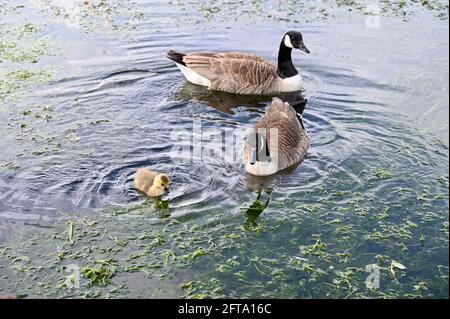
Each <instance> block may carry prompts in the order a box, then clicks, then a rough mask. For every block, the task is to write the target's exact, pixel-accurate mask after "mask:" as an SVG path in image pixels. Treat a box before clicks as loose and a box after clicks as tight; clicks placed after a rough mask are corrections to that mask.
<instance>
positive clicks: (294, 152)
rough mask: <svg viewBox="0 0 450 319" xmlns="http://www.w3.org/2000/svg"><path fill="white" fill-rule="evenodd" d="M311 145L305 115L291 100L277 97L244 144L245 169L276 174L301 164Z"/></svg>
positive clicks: (265, 173) (262, 173)
mask: <svg viewBox="0 0 450 319" xmlns="http://www.w3.org/2000/svg"><path fill="white" fill-rule="evenodd" d="M302 112H303V110H302V111H301V112H300V113H302ZM308 147H309V136H308V133H307V132H306V129H305V128H304V126H303V120H302V117H301V115H297V113H296V111H295V109H294V108H293V107H292V106H291V105H290V104H289V103H287V102H283V101H282V100H280V99H279V98H274V99H273V101H272V104H271V105H269V106H268V107H267V108H266V114H265V115H264V116H263V117H262V118H261V119H260V120H259V121H258V122H257V123H256V125H255V126H254V127H253V128H252V130H251V132H250V134H249V136H248V138H247V141H246V143H245V144H244V151H243V159H244V164H245V169H246V171H247V172H248V173H250V174H252V175H256V176H268V175H272V174H275V173H277V172H279V171H282V170H284V169H286V168H288V167H291V166H293V165H296V164H298V163H299V162H300V161H301V160H302V159H303V157H304V156H305V155H306V152H307V150H308Z"/></svg>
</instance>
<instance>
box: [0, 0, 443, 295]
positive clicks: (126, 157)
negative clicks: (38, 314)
mask: <svg viewBox="0 0 450 319" xmlns="http://www.w3.org/2000/svg"><path fill="white" fill-rule="evenodd" d="M378 8H379V9H380V10H381V15H380V17H379V19H380V20H379V25H378V26H377V27H376V28H373V27H370V26H373V25H371V24H369V25H368V24H367V23H368V21H369V22H370V21H374V20H367V19H368V18H370V19H372V18H373V16H370V15H369V16H367V15H366V14H365V11H366V9H367V5H366V4H364V3H362V2H361V3H360V2H351V3H350V2H348V3H347V2H342V1H336V2H332V3H328V2H326V3H325V2H323V1H308V2H304V3H297V1H292V2H291V1H283V2H282V3H281V2H278V1H257V2H256V1H255V2H246V3H245V4H241V3H240V2H239V1H227V2H226V3H225V2H224V1H194V2H193V4H190V5H186V4H185V2H183V1H179V2H178V1H172V2H164V1H145V0H142V1H120V2H119V1H92V2H87V3H84V1H79V2H77V1H74V2H73V4H71V5H67V4H65V2H64V1H49V0H33V1H31V0H30V1H18V2H15V3H13V4H12V3H10V2H6V1H1V0H0V16H1V17H2V18H1V20H0V75H1V77H0V133H1V136H2V137H3V138H2V139H1V140H0V146H1V147H2V150H3V151H2V152H0V295H11V294H12V295H17V296H19V297H29V298H31V297H47V298H49V297H66V298H71V297H75V298H93V297H96V298H131V297H135V298H161V297H168V298H178V297H188V298H205V297H225V298H232V297H239V298H251V297H256V298H258V297H271V298H444V297H445V298H448V258H449V257H448V238H449V233H448V205H449V193H448V187H449V183H448V179H449V173H448V154H449V152H448V105H449V98H448V92H449V90H448V65H449V62H448V59H449V58H448V57H449V55H448V43H449V39H448V5H446V3H444V2H440V1H435V2H423V3H422V2H415V1H406V2H403V1H402V2H400V1H399V2H389V3H386V2H383V3H380V4H379V6H378ZM290 29H296V30H300V31H302V33H303V35H304V39H305V44H306V45H307V46H308V48H309V49H310V50H311V51H312V54H311V55H308V56H306V55H301V54H300V53H295V55H294V62H295V64H296V66H297V67H298V68H299V69H300V73H301V74H302V76H303V79H304V87H305V92H303V95H304V97H306V98H307V99H308V103H307V106H306V110H305V114H304V119H305V120H304V121H305V126H306V128H307V129H308V133H309V135H310V137H311V146H310V149H309V153H308V156H307V158H306V159H305V160H304V161H303V162H302V163H301V164H300V165H299V166H298V167H296V168H294V169H292V170H290V171H287V172H283V173H282V174H278V175H277V176H273V177H270V178H264V179H261V178H254V177H251V176H248V175H246V174H245V171H244V167H243V165H242V163H240V161H239V160H238V159H239V156H238V155H239V151H240V150H241V148H242V141H243V138H244V137H245V134H246V132H247V130H248V129H249V128H250V127H251V126H252V125H253V123H255V122H256V121H257V120H258V118H259V117H260V116H261V114H262V113H263V112H264V106H266V105H267V104H268V103H270V100H268V99H265V98H249V97H239V96H233V95H227V94H219V93H215V92H209V91H207V90H205V89H203V88H199V87H196V86H193V85H189V84H187V83H185V81H184V79H183V78H182V76H181V74H180V73H179V71H178V69H177V68H176V67H175V66H174V65H173V64H172V63H171V62H170V61H168V60H167V59H165V52H166V51H168V50H170V49H176V50H180V51H195V50H218V51H230V50H242V51H248V52H254V53H257V54H259V55H262V56H264V57H266V58H268V59H271V60H272V61H273V60H276V54H277V47H278V43H279V41H280V37H281V36H282V35H283V34H284V32H286V31H287V30H290ZM198 127H201V132H199V131H198V130H196V128H198ZM179 131H183V132H187V133H188V136H190V138H191V139H192V140H196V141H198V140H200V141H201V142H202V145H203V146H204V149H203V153H202V157H201V158H200V159H198V158H194V159H193V158H190V157H181V158H174V157H173V156H172V154H173V153H172V148H173V147H174V146H186V145H189V143H188V141H181V142H180V141H179V140H177V139H174V138H173V134H174V132H175V133H176V132H179ZM225 132H232V133H233V134H235V144H236V145H235V150H236V153H237V155H236V158H235V159H234V161H229V160H228V159H227V158H226V156H225V155H224V154H223V153H221V152H220V150H221V148H222V142H223V141H222V140H221V139H215V138H214V137H217V136H223V135H225V134H226V133H225ZM143 166H150V167H152V168H154V169H157V170H161V171H164V172H166V173H168V174H169V176H170V177H171V186H170V192H169V194H168V195H167V196H165V197H164V198H163V199H164V200H165V201H166V202H165V203H163V204H161V203H155V202H154V201H153V200H150V199H145V198H143V197H142V196H141V195H140V194H138V193H137V192H136V191H135V190H134V188H133V183H132V180H133V174H134V172H135V170H136V169H137V168H139V167H143ZM258 189H262V191H261V194H260V198H259V200H257V196H258V191H257V190H258ZM266 205H267V207H265V206H266ZM368 265H377V266H378V267H379V273H380V277H379V287H378V288H367V286H366V279H367V277H368V276H369V275H370V274H371V273H370V272H367V271H366V267H367V266H368ZM74 267H75V268H76V269H78V270H79V274H80V287H78V288H72V289H69V288H68V287H67V285H68V281H67V278H68V276H69V279H70V280H74V277H73V274H74V272H73V271H72V270H73V269H74ZM71 269H72V270H71ZM70 276H72V277H70ZM70 280H69V282H72V281H70ZM69 285H70V284H69Z"/></svg>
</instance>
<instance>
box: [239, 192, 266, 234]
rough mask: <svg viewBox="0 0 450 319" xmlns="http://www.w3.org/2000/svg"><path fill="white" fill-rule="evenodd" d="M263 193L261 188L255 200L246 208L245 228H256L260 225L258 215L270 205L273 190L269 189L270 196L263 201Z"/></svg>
mask: <svg viewBox="0 0 450 319" xmlns="http://www.w3.org/2000/svg"><path fill="white" fill-rule="evenodd" d="M261 193H262V190H259V191H258V195H257V196H256V199H255V201H254V202H253V203H252V204H251V205H250V207H249V208H247V209H246V210H245V224H244V228H245V229H247V230H251V229H254V228H256V227H257V226H258V222H257V221H258V217H259V216H260V215H261V214H262V213H263V212H264V210H265V209H266V208H267V206H269V203H270V194H271V193H272V190H267V195H268V198H267V200H266V201H265V202H262V201H261Z"/></svg>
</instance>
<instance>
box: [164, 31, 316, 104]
mask: <svg viewBox="0 0 450 319" xmlns="http://www.w3.org/2000/svg"><path fill="white" fill-rule="evenodd" d="M292 49H299V50H302V51H304V52H306V53H309V50H308V49H307V48H306V46H305V44H304V43H303V36H302V34H301V33H300V32H297V31H290V32H288V33H286V34H285V35H284V36H283V39H282V41H281V44H280V51H279V53H278V67H275V66H274V65H273V64H272V63H270V62H269V61H268V60H266V59H264V58H262V57H260V56H257V55H254V54H250V53H242V52H228V53H217V52H193V53H187V54H184V53H178V52H175V51H170V52H168V54H167V57H168V58H169V59H171V60H172V61H174V62H175V63H176V64H177V66H178V67H179V68H180V70H181V72H182V73H183V75H184V76H185V77H186V79H187V80H188V81H189V82H191V83H194V84H197V85H201V86H206V87H208V88H210V89H212V90H217V91H224V92H229V93H238V94H248V95H274V94H277V93H283V92H296V91H300V90H301V88H302V78H301V76H300V74H299V73H298V71H297V69H296V68H295V67H294V64H293V63H292V57H291V55H292Z"/></svg>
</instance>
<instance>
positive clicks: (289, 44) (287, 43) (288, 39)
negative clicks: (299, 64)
mask: <svg viewBox="0 0 450 319" xmlns="http://www.w3.org/2000/svg"><path fill="white" fill-rule="evenodd" d="M284 45H285V46H287V47H288V48H291V49H293V48H294V46H293V45H292V42H291V37H290V36H288V35H287V34H286V36H285V37H284Z"/></svg>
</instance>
